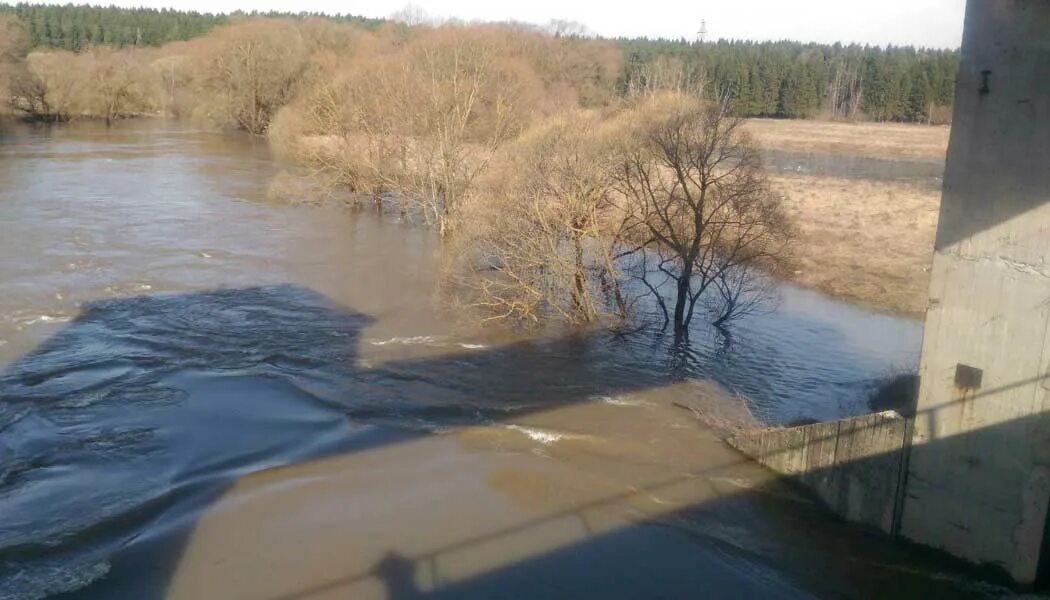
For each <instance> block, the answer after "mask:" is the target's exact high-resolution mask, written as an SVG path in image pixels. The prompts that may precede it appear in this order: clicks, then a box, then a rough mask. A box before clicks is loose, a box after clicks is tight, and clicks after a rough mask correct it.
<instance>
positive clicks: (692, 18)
mask: <svg viewBox="0 0 1050 600" xmlns="http://www.w3.org/2000/svg"><path fill="white" fill-rule="evenodd" d="M978 1H979V0H978ZM114 2H115V3H116V4H118V5H122V6H150V7H155V8H161V7H174V8H180V9H187V10H198V11H202V12H230V11H233V10H237V9H242V10H252V9H257V10H263V11H266V10H280V11H300V10H306V11H319V12H326V13H336V12H341V13H352V14H359V15H367V16H373V17H385V16H389V15H390V14H391V13H393V12H395V11H397V10H398V9H400V8H402V7H404V6H405V4H406V1H405V0H114ZM99 3H102V4H108V3H109V0H106V1H105V2H102V1H101V0H99ZM965 3H966V1H965V0H863V1H857V0H415V1H414V2H412V4H414V5H415V6H418V7H421V8H422V9H423V10H424V11H425V12H426V13H428V14H429V15H432V16H437V17H458V18H461V19H466V20H474V19H480V20H489V21H494V20H507V19H514V20H519V21H528V22H533V23H544V22H547V21H549V20H550V19H553V18H557V19H567V20H572V21H578V22H580V23H583V24H584V25H586V26H587V28H588V29H589V30H590V31H592V32H595V33H598V34H601V35H605V36H618V35H625V36H650V37H672V38H678V37H686V38H689V39H692V38H694V37H696V34H697V31H698V30H699V29H700V21H701V19H703V20H705V21H706V23H707V31H708V39H717V38H744V39H753V40H769V39H793V40H801V41H816V42H836V41H841V42H860V43H868V44H878V45H886V44H897V45H901V44H912V45H917V46H932V47H945V48H955V47H957V46H958V45H959V42H960V40H961V39H962V22H963V9H964V6H965Z"/></svg>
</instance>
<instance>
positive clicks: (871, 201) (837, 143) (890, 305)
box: [748, 119, 949, 316]
mask: <svg viewBox="0 0 1050 600" xmlns="http://www.w3.org/2000/svg"><path fill="white" fill-rule="evenodd" d="M748 129H749V130H750V131H751V132H752V134H753V135H754V136H755V137H756V138H757V139H758V140H759V142H760V144H761V145H762V146H763V147H765V148H771V149H776V150H784V151H791V152H819V153H828V154H847V155H854V156H869V157H873V158H890V159H899V160H943V157H944V154H945V151H946V148H947V145H948V131H949V130H948V128H947V127H939V126H933V127H930V126H923V125H901V124H876V123H865V124H850V123H830V122H820V121H788V120H784V121H775V120H766V119H762V120H751V121H749V123H748ZM773 181H774V183H775V184H776V185H777V187H778V188H779V189H780V190H781V191H782V192H783V193H784V194H785V195H786V196H787V198H788V212H789V213H790V214H791V216H792V217H793V218H794V220H795V222H796V224H797V226H798V229H799V244H798V246H797V247H796V249H795V252H794V259H795V264H796V266H795V268H794V270H793V273H791V274H790V278H791V279H793V280H794V281H797V282H798V283H800V284H803V285H807V286H810V287H815V288H817V289H820V290H823V291H825V292H827V293H829V294H832V295H834V296H837V297H841V298H845V299H849V300H853V301H859V302H861V303H864V304H868V305H871V306H875V307H879V308H885V309H889V310H893V311H897V312H903V313H907V314H911V315H916V316H917V315H921V314H922V313H923V311H924V310H925V307H926V297H927V286H928V285H929V265H930V260H931V257H932V254H933V239H934V234H935V232H936V229H937V213H938V209H939V206H940V199H941V194H940V190H938V189H935V188H930V187H928V186H923V185H919V184H912V183H905V182H896V181H874V180H865V179H859V180H858V179H842V178H835V177H817V176H811V175H777V176H775V177H774V178H773Z"/></svg>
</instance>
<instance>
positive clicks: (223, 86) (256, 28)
mask: <svg viewBox="0 0 1050 600" xmlns="http://www.w3.org/2000/svg"><path fill="white" fill-rule="evenodd" d="M217 36H218V44H217V45H216V46H215V47H213V48H210V49H209V48H204V50H205V51H206V52H208V53H209V56H207V57H205V62H206V63H207V66H206V67H204V68H203V69H202V70H203V72H204V78H203V91H204V92H205V93H206V94H209V95H212V96H214V98H215V101H216V103H215V104H213V105H211V106H210V108H211V110H209V113H211V116H212V117H213V118H217V119H218V120H219V121H222V122H228V123H230V124H232V125H235V126H237V127H240V128H242V129H245V130H247V131H249V132H251V133H254V134H256V135H261V134H263V133H265V132H266V130H267V128H268V127H269V126H270V120H271V119H272V118H273V116H274V114H275V113H276V112H277V110H278V109H279V108H280V107H282V106H283V105H285V104H286V103H288V102H289V101H290V100H291V99H292V97H293V95H294V93H295V91H296V84H297V83H298V81H299V77H300V76H301V75H302V73H303V70H304V69H305V65H306V60H307V58H308V54H307V50H308V48H307V46H306V44H305V42H304V40H303V36H302V32H301V31H300V30H299V28H298V27H296V26H295V25H294V24H292V23H287V22H283V21H252V22H248V23H243V24H240V25H236V26H233V27H228V28H226V29H224V30H221V31H220V32H218V33H217Z"/></svg>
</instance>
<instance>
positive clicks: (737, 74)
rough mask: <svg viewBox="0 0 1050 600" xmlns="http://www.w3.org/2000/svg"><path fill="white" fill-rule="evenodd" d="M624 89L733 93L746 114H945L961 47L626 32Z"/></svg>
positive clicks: (941, 117) (924, 117) (920, 117)
mask: <svg viewBox="0 0 1050 600" xmlns="http://www.w3.org/2000/svg"><path fill="white" fill-rule="evenodd" d="M618 43H619V46H620V48H621V49H622V51H623V53H624V56H625V59H626V60H625V64H624V74H623V78H622V80H621V91H622V92H627V91H629V90H632V89H640V88H646V87H656V88H664V89H666V88H672V89H680V90H692V91H695V92H699V93H701V94H703V95H704V96H705V97H707V98H709V99H718V98H723V97H730V98H732V99H733V101H734V111H735V112H736V114H738V115H740V116H745V117H776V118H809V117H814V116H823V117H830V118H840V119H857V118H866V119H871V120H876V121H904V122H936V123H943V122H947V121H948V120H949V119H950V118H951V105H952V100H953V98H952V96H953V94H954V90H955V71H956V68H957V66H958V62H959V53H958V51H957V50H937V49H921V48H920V49H916V48H912V47H907V46H905V47H893V46H891V47H887V48H881V47H877V46H860V45H856V44H851V45H842V44H830V45H829V44H803V43H799V42H789V41H780V42H750V41H729V40H719V41H718V42H713V43H699V42H693V43H690V42H686V41H684V40H679V41H671V40H648V39H622V40H619V42H618Z"/></svg>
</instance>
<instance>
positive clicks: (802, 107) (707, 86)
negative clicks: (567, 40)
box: [0, 3, 959, 123]
mask: <svg viewBox="0 0 1050 600" xmlns="http://www.w3.org/2000/svg"><path fill="white" fill-rule="evenodd" d="M5 13H6V14H10V15H13V16H15V17H16V18H18V19H19V21H20V22H21V23H23V25H24V27H25V32H26V34H27V36H28V39H27V43H28V48H29V49H33V50H66V51H72V52H84V51H91V50H92V49H93V48H95V47H98V46H106V47H115V48H125V47H139V48H141V47H157V46H163V45H164V44H167V43H170V42H174V41H186V40H190V39H193V38H196V37H199V36H202V35H204V34H206V33H208V32H209V31H211V30H212V29H214V28H215V27H217V26H220V25H225V24H229V23H232V22H237V21H240V20H245V19H251V18H257V17H267V18H273V19H296V20H308V19H318V18H323V19H326V20H332V21H335V22H344V23H353V24H356V25H359V26H361V27H362V28H365V29H369V30H375V29H376V28H378V27H379V26H380V25H382V24H383V23H384V22H385V21H386V20H385V19H373V18H366V17H358V16H353V15H334V16H330V15H318V14H308V13H299V14H289V13H266V14H259V13H250V14H248V13H233V14H230V15H213V14H201V13H195V12H183V11H176V10H156V9H145V8H138V9H123V8H116V7H93V6H74V5H64V6H61V5H42V4H26V3H20V4H15V5H4V4H0V14H5ZM402 20H405V19H402ZM561 25H562V27H561V29H557V28H553V29H555V31H554V32H555V33H556V34H557V35H581V34H582V33H583V29H582V28H580V27H565V26H564V25H565V24H561ZM595 41H596V42H599V43H611V44H613V45H614V46H615V47H616V48H617V49H618V51H619V52H620V54H621V55H622V57H623V59H622V62H621V68H620V71H619V72H618V73H617V78H616V81H615V91H616V92H617V94H618V95H620V96H621V97H623V96H626V95H628V94H629V93H631V90H633V89H637V88H639V87H658V88H661V89H672V88H673V89H679V90H698V91H700V92H701V93H702V94H704V95H705V97H707V98H708V99H716V98H721V97H723V96H730V97H732V98H733V110H734V113H735V114H736V115H738V116H744V117H774V118H810V117H825V118H836V119H866V120H873V121H900V122H927V123H944V122H947V121H948V120H949V119H950V116H951V102H952V91H953V89H954V82H955V69H956V65H957V63H958V58H959V57H958V51H956V50H938V49H922V48H911V47H888V48H881V47H872V46H858V45H841V44H834V45H827V44H812V43H800V42H790V41H780V42H749V41H741V40H718V41H716V42H707V43H700V42H696V41H687V40H654V39H617V40H595Z"/></svg>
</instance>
